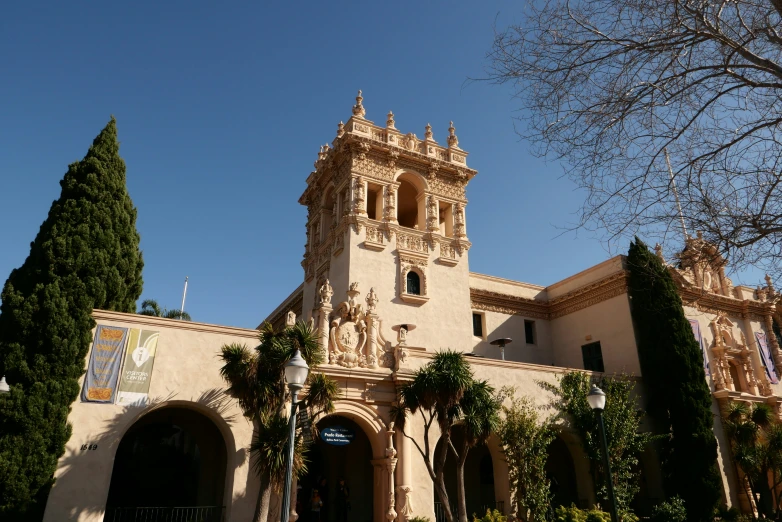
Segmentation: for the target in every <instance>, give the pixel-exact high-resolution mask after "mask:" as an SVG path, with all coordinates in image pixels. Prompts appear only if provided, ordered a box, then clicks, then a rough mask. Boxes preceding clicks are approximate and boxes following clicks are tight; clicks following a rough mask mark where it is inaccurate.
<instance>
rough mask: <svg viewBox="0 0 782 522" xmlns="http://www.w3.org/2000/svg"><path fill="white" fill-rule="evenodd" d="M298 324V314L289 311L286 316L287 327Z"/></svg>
mask: <svg viewBox="0 0 782 522" xmlns="http://www.w3.org/2000/svg"><path fill="white" fill-rule="evenodd" d="M295 324H296V314H295V313H294V312H293V310H288V313H287V314H286V315H285V326H294V325H295Z"/></svg>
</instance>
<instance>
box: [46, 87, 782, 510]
mask: <svg viewBox="0 0 782 522" xmlns="http://www.w3.org/2000/svg"><path fill="white" fill-rule="evenodd" d="M467 157H468V153H467V152H466V151H464V150H463V149H461V148H460V146H459V140H458V138H457V135H456V130H455V128H454V126H453V123H451V125H450V127H449V129H448V135H447V136H446V138H445V143H443V144H441V143H438V142H437V141H436V140H435V138H434V134H433V131H432V128H431V127H430V126H429V125H427V127H426V129H425V132H424V137H423V138H418V137H417V136H416V135H415V134H412V133H403V132H402V131H400V130H397V129H396V127H395V122H394V117H393V114H391V113H389V114H388V116H387V119H386V122H385V124H384V125H376V124H375V123H373V122H372V121H370V120H368V119H367V117H366V111H365V108H364V106H363V98H362V97H361V93H360V92H359V96H358V97H357V98H356V104H355V106H353V108H352V116H351V117H350V119H348V121H347V122H346V123H344V124H343V123H342V122H340V123H339V125H338V128H337V135H336V138H335V139H334V140H333V142H332V143H331V145H325V146H323V147H321V149H320V151H319V153H318V157H317V161H316V162H315V169H314V171H313V172H312V173H311V174H310V175H309V177H307V180H306V183H307V187H306V189H305V190H304V193H303V194H302V196H301V198H300V199H299V203H301V204H302V205H305V206H306V207H307V210H308V216H307V223H306V244H305V250H304V256H303V260H302V262H301V264H302V267H303V281H302V284H301V285H300V286H299V287H298V288H297V289H296V290H295V291H293V292H292V293H291V295H290V296H289V297H288V298H287V299H285V300H284V301H283V302H282V303H281V304H280V305H279V306H278V307H277V308H276V309H275V310H274V311H273V312H272V313H271V314H270V315H269V316H268V317H267V319H266V320H267V321H269V322H271V323H272V324H274V325H276V326H283V325H284V324H286V322H287V321H290V320H291V317H292V316H295V317H297V318H299V319H303V320H304V321H308V322H311V324H312V325H313V326H314V327H315V328H316V329H317V332H318V335H319V339H320V344H321V347H322V349H323V350H324V352H325V353H324V355H325V356H326V360H327V364H325V365H323V366H322V367H321V368H320V370H321V371H323V372H324V373H326V374H328V375H330V376H331V377H333V378H334V379H336V380H337V382H338V383H339V385H340V388H341V394H340V399H339V400H338V401H337V403H336V411H335V412H334V413H333V414H330V415H328V416H326V417H325V418H322V419H314V420H313V422H317V423H318V427H319V428H320V430H321V433H343V434H346V435H345V436H344V437H343V438H345V440H348V442H349V443H347V444H344V443H339V444H337V445H334V444H331V443H328V442H327V441H324V440H318V441H316V443H315V444H314V445H313V449H312V451H311V455H310V470H309V472H308V474H307V476H305V477H303V478H302V479H301V481H299V486H300V488H299V489H298V491H299V494H298V496H299V497H303V498H299V499H298V500H299V503H298V505H297V503H295V502H294V503H293V506H294V510H296V509H298V511H302V510H305V511H308V508H309V506H308V504H307V502H306V501H305V500H306V499H308V495H309V491H311V490H312V489H313V488H315V487H318V485H321V489H323V490H324V491H325V492H326V494H325V503H326V506H325V508H324V509H325V510H326V513H327V514H328V515H329V516H333V514H334V511H333V510H334V501H333V495H334V490H335V487H336V484H337V480H338V479H339V478H344V479H345V480H346V481H347V483H348V484H349V486H350V489H351V497H350V498H351V507H352V509H351V511H350V515H349V520H351V521H354V520H355V521H365V520H372V521H378V522H379V521H392V520H399V521H407V520H409V519H410V518H412V517H414V516H425V517H429V518H431V519H432V520H436V519H438V517H439V511H438V506H437V499H436V498H435V494H434V491H433V488H432V482H431V480H430V478H429V475H428V472H427V470H426V467H425V466H424V463H423V460H422V458H421V456H420V455H419V454H418V451H417V449H416V444H415V443H414V442H420V439H421V437H422V432H423V426H422V422H421V420H420V419H419V418H415V417H414V418H411V419H410V421H409V422H408V423H407V426H406V428H405V430H406V433H402V432H401V431H400V430H397V429H395V426H394V423H393V422H392V419H391V408H392V406H393V405H394V402H395V401H396V398H397V395H396V388H397V387H398V386H399V385H400V384H402V383H405V382H408V381H409V380H410V379H411V378H412V376H413V374H414V372H415V370H416V369H418V368H420V367H421V366H422V365H424V364H426V362H427V361H428V360H430V359H431V357H432V355H433V354H434V353H435V352H436V351H438V350H441V349H445V348H449V349H453V350H458V351H461V352H464V353H466V354H469V355H470V356H471V358H470V362H471V366H472V369H473V371H474V373H475V375H476V377H477V378H480V379H487V380H488V381H489V382H490V383H491V384H492V385H493V386H494V387H495V388H497V389H499V388H500V387H502V386H513V387H515V388H516V389H517V393H518V394H519V395H525V396H528V397H530V398H531V399H532V400H534V401H535V402H536V403H537V404H538V405H540V406H544V407H545V406H547V405H550V403H551V401H552V397H551V396H550V395H548V394H547V392H546V391H545V390H543V389H542V388H541V386H540V385H539V383H540V382H548V383H556V382H557V379H558V377H559V376H561V375H562V374H563V373H564V372H567V371H571V370H572V369H577V370H581V371H586V372H595V373H598V374H602V373H607V374H619V373H623V374H628V375H632V376H634V378H636V379H641V378H642V376H641V370H640V365H639V361H638V354H637V349H636V342H635V333H634V329H633V323H632V318H631V313H630V306H631V303H630V300H629V299H628V294H627V266H626V260H625V258H624V257H623V256H617V257H614V258H611V259H608V260H606V261H604V262H603V263H600V264H598V265H596V266H594V267H591V268H588V269H586V270H584V271H582V272H580V273H578V274H575V275H573V276H571V277H569V278H567V279H565V280H563V281H560V282H558V283H555V284H552V285H549V286H546V287H543V286H538V285H534V284H529V283H523V282H518V281H510V280H507V279H502V278H497V277H493V276H488V275H483V274H477V273H473V272H470V270H469V251H470V247H471V243H470V241H469V236H468V226H467V225H468V223H467V207H468V202H467V197H466V195H467V186H468V184H469V183H470V182H472V181H473V179H474V178H475V177H476V175H477V172H476V171H475V170H473V169H471V168H470V167H469V166H468V162H467ZM708 249H709V245H708V244H706V243H705V242H703V240H701V239H699V238H693V239H690V240H688V242H687V245H686V247H685V249H684V250H683V251H682V253H681V254H680V255H678V256H676V258H675V263H671V264H670V265H669V266H670V270H671V272H672V273H673V274H674V277H675V278H676V281H677V282H678V284H679V287H680V292H681V295H682V299H683V302H684V305H685V311H686V313H687V315H688V316H689V318H690V319H691V322H692V324H693V332H694V335H695V336H696V338H698V339H699V341H700V342H701V346H702V348H703V353H704V357H705V359H704V364H705V365H707V369H708V377H707V378H708V379H709V384H710V386H711V388H712V390H713V395H714V406H713V412H714V416H715V435H716V436H717V440H718V443H719V448H720V449H719V464H720V468H721V471H722V476H723V486H724V500H725V503H726V504H728V505H740V506H742V507H743V508H744V509H750V508H751V506H750V504H749V500H748V499H747V497H746V496H744V495H743V488H742V487H741V484H742V482H741V481H742V480H743V478H742V477H740V476H739V474H738V472H737V470H736V469H735V468H734V467H733V465H732V463H731V459H730V454H729V448H728V444H727V441H726V440H725V434H724V432H723V430H722V427H721V423H720V421H719V413H720V407H724V406H725V405H726V404H727V403H728V401H731V400H742V401H748V402H759V401H763V402H767V403H770V404H772V405H774V407H775V408H777V411H778V404H779V396H780V395H779V394H780V384H779V382H778V381H779V380H778V377H777V374H776V368H779V367H780V365H782V352H780V347H779V344H778V342H777V338H776V336H775V335H774V328H775V322H774V321H775V318H776V317H777V311H776V302H777V299H778V295H777V293H776V291H775V290H774V288H773V287H772V285H771V284H770V283H769V284H768V286H767V287H765V288H758V289H750V288H747V287H741V286H737V287H733V286H732V285H731V283H730V280H729V279H728V278H727V277H726V276H725V272H724V268H725V266H724V262H723V261H722V260H721V259H720V258H719V256H716V255H704V253H708V252H707V251H708ZM658 254H659V255H660V256H662V255H663V254H662V251H661V250H660V251H658ZM712 254H713V253H712ZM95 319H96V321H97V323H98V325H99V326H100V327H107V328H119V329H124V330H127V331H129V332H131V337H130V338H131V340H133V339H141V338H147V339H150V338H152V337H155V339H156V341H155V342H156V345H155V346H154V357H153V358H151V357H150V356H149V354H150V353H151V351H152V349H150V348H149V347H144V346H142V345H141V343H140V341H139V342H138V343H137V344H138V346H135V347H134V346H128V348H127V350H128V353H131V352H130V351H131V350H134V351H133V353H136V354H137V355H138V361H136V359H134V357H136V355H133V356H132V357H130V358H129V359H128V361H133V362H126V363H125V364H124V366H123V368H122V370H121V378H120V380H121V382H124V381H122V379H126V378H128V379H139V378H140V379H142V380H144V382H145V388H144V389H143V390H142V392H141V395H123V392H122V385H120V388H119V393H118V394H117V398H116V399H114V400H110V401H108V402H106V403H95V402H78V403H76V404H75V405H74V407H73V411H72V413H71V416H70V420H71V423H72V425H73V436H72V437H71V440H70V441H69V442H68V445H67V450H66V454H65V455H64V456H63V458H62V459H61V460H60V464H59V466H58V470H57V473H56V478H57V481H56V483H55V485H54V487H53V489H52V492H51V494H50V497H49V502H48V505H47V511H46V520H47V521H59V520H64V519H68V520H79V521H93V520H95V521H98V520H104V517H105V520H118V521H119V520H123V519H122V518H121V517H122V515H123V514H126V513H136V512H138V511H139V510H140V509H146V510H147V512H149V513H152V511H150V510H151V509H153V508H155V507H159V508H161V509H163V508H166V509H171V508H173V507H174V506H172V505H171V504H172V502H174V500H176V503H178V504H177V506H179V507H180V508H182V509H190V510H191V511H192V510H195V509H199V507H200V509H202V510H203V513H204V514H205V515H204V516H207V515H208V516H214V513H219V514H220V516H222V517H224V520H230V521H243V520H251V519H252V513H253V510H254V508H255V503H256V498H257V492H258V489H259V483H258V479H257V477H256V476H255V474H254V473H253V472H252V462H251V459H250V456H249V454H248V452H247V448H249V446H250V444H251V441H252V433H253V428H252V425H251V423H250V422H248V421H247V420H246V419H245V418H244V417H243V416H242V415H241V411H240V410H239V408H238V406H237V405H236V404H235V402H234V401H232V400H231V399H230V398H228V397H226V396H225V394H224V389H225V383H224V382H223V381H222V379H221V377H220V372H219V369H220V361H219V359H218V357H217V355H218V354H219V351H220V348H221V346H223V345H224V344H231V343H240V344H246V345H248V346H253V345H254V343H257V335H258V332H257V330H245V329H238V328H228V327H222V326H216V325H207V324H201V323H190V322H182V321H175V320H167V319H159V318H150V317H146V316H140V315H131V314H120V313H113V312H104V311H99V310H96V311H95ZM132 332H138V333H137V334H135V335H136V337H133V335H134V334H133V333H132ZM144 332H147V333H146V334H144ZM155 334H157V335H155ZM144 335H146V337H144ZM501 338H510V339H512V343H510V344H507V345H506V346H504V347H502V348H501V347H500V346H498V345H496V344H492V343H491V341H493V340H495V339H501ZM96 342H97V337H96ZM134 342H135V341H134ZM139 350H140V351H139ZM92 351H94V348H93V350H92ZM92 351H91V354H90V356H88V360H87V361H85V367H86V365H87V364H89V361H90V360H91V359H90V357H91V356H92ZM139 354H140V355H139ZM142 359H143V361H142ZM152 359H154V366H152V365H151V364H150V362H149V361H150V360H152ZM139 361H141V363H142V364H144V365H147V366H144V367H143V368H146V370H144V371H141V370H137V369H134V368H135V367H134V366H133V364H136V365H137V366H138V368H142V366H141V365H139ZM129 372H130V373H129ZM134 372H135V373H134ZM137 374H141V375H142V376H141V377H138V376H137ZM133 389H134V390H136V391H134V392H132V393H137V394H138V393H139V392H138V390H137V388H133ZM127 393H130V392H127ZM123 397H129V398H130V399H132V400H130V399H127V400H125V399H123ZM641 400H643V398H641ZM435 435H436V433H435ZM321 439H323V437H322V438H321ZM161 441H163V442H162V443H161ZM343 442H344V441H343ZM161 444H162V446H161ZM161 447H164V449H162V450H161V449H160V448H161ZM145 448H146V449H145ZM155 448H157V449H155ZM153 450H154V451H153ZM145 452H146V453H145ZM155 452H157V453H155ZM144 455H146V456H145V457H144ZM149 455H152V457H149ZM166 463H170V465H169V464H166ZM642 468H643V477H642V484H641V493H640V494H639V496H638V499H637V506H636V507H637V509H638V510H639V511H644V510H647V509H648V508H649V506H650V505H652V504H653V503H654V502H656V501H657V500H659V499H661V498H662V491H661V485H660V477H659V469H658V466H657V464H656V458H655V456H654V455H653V454H652V453H651V452H649V453H648V454H645V455H644V456H643V458H642ZM182 469H188V470H190V471H189V472H188V473H187V474H185V476H187V477H190V478H188V479H183V478H182V471H181V470H182ZM548 472H549V476H550V477H551V478H552V480H553V482H554V483H555V484H556V490H555V498H556V499H557V501H558V502H561V503H563V504H570V503H571V502H573V503H576V504H578V505H582V506H589V505H591V504H592V503H593V502H594V500H595V499H594V495H593V493H592V490H593V487H592V484H591V477H590V473H589V468H588V462H587V460H586V459H585V458H584V454H583V451H582V450H581V448H580V446H579V443H578V440H577V438H576V437H575V435H574V434H572V433H569V432H568V431H567V430H563V431H562V432H561V433H560V434H559V435H558V437H557V439H556V440H555V442H554V443H553V444H552V447H551V450H550V456H549V464H548ZM466 475H467V489H468V494H467V497H468V498H467V503H468V511H469V512H479V511H482V510H484V509H485V508H486V507H498V508H500V509H502V510H504V511H505V512H506V513H507V512H508V511H509V509H508V508H509V507H510V493H509V488H508V470H507V466H506V464H505V462H504V460H503V458H502V453H501V451H500V448H499V444H498V441H497V440H496V438H494V437H493V438H491V439H490V441H489V443H488V444H487V446H486V447H481V448H476V449H474V450H472V451H471V452H470V457H469V458H468V462H467V473H466ZM322 480H325V482H322ZM449 481H450V482H449V484H448V487H449V489H451V490H453V489H452V488H455V483H454V481H453V480H452V479H451V478H449ZM173 484H177V486H176V487H174V486H173ZM454 498H455V495H454ZM276 501H277V499H275V502H276ZM155 503H158V504H159V505H157V506H156V505H155ZM134 510H135V511H134ZM272 513H273V515H272V516H271V519H272V520H275V519H277V518H279V515H278V513H279V506H278V505H277V507H276V508H275V505H274V502H273V509H272ZM302 515H303V516H307V513H297V514H296V515H294V516H302Z"/></svg>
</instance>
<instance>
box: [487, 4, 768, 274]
mask: <svg viewBox="0 0 782 522" xmlns="http://www.w3.org/2000/svg"><path fill="white" fill-rule="evenodd" d="M781 31H782V0H771V1H770V2H769V1H765V0H732V1H715V0H651V1H649V0H540V1H537V2H533V3H531V5H529V6H528V8H527V10H526V11H525V13H524V15H523V19H522V21H521V23H519V24H515V25H509V26H508V27H506V28H504V29H501V30H496V29H495V38H494V43H493V46H492V48H491V50H490V52H489V53H488V60H489V66H488V71H487V72H488V75H487V77H486V78H484V79H485V80H488V81H491V82H495V83H508V84H511V85H512V86H513V87H514V95H515V98H516V99H518V100H519V102H520V104H521V106H520V108H521V109H522V110H521V111H520V114H521V116H520V117H519V119H520V120H521V121H522V122H523V124H524V125H523V127H522V128H523V129H524V130H522V131H521V134H522V136H523V137H525V138H527V139H528V140H529V141H530V142H531V144H532V151H533V153H535V154H537V155H539V156H543V157H547V158H549V159H554V160H557V161H561V162H562V164H563V165H564V166H565V169H566V172H567V174H568V176H569V177H570V178H571V179H572V180H573V181H574V182H575V183H576V185H577V186H578V187H579V188H581V189H584V190H585V192H586V197H585V200H584V204H583V206H582V208H581V209H580V213H579V215H578V220H577V222H576V223H574V224H572V225H571V227H570V228H572V229H577V228H585V229H588V230H597V231H601V232H602V233H603V234H604V236H603V237H604V239H605V240H606V241H607V242H608V243H609V244H611V243H616V242H618V241H621V244H622V245H623V246H624V244H625V243H626V239H627V238H628V237H630V236H632V235H635V234H638V233H643V234H644V235H646V236H651V237H655V236H656V237H658V238H660V239H665V237H666V235H669V234H670V233H671V232H672V231H676V230H679V229H680V225H678V224H677V223H678V219H679V215H678V210H677V207H676V204H675V196H676V192H677V191H678V196H679V199H680V201H681V205H682V212H683V214H684V216H683V217H684V221H685V223H686V225H687V227H688V229H689V230H693V231H694V230H699V231H702V232H703V235H704V238H705V239H707V240H709V241H711V242H713V243H715V244H716V245H717V246H718V248H719V249H720V251H721V252H722V253H723V255H725V256H727V257H729V258H730V259H731V260H732V261H733V264H734V265H741V264H752V265H755V266H759V267H764V268H767V269H772V270H773V269H777V270H778V269H779V268H781V266H780V259H781V258H782V256H780V254H781V253H782V251H781V250H780V249H781V248H782V194H780V188H779V187H780V180H782V170H781V169H780V162H781V161H782V146H780V138H781V137H782V136H781V135H780V131H781V130H782V36H781V35H780V32H781ZM666 149H667V151H668V153H669V156H670V160H671V164H672V171H673V173H672V177H673V180H672V179H671V173H669V170H668V167H667V164H666V162H665V160H664V154H663V151H664V150H666Z"/></svg>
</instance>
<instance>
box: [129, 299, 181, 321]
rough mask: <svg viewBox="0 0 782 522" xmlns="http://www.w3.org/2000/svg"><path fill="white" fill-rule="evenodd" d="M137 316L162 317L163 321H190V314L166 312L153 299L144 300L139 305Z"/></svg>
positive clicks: (179, 311) (173, 311) (166, 310)
mask: <svg viewBox="0 0 782 522" xmlns="http://www.w3.org/2000/svg"><path fill="white" fill-rule="evenodd" d="M138 313H139V315H151V316H152V317H163V318H165V319H180V320H182V321H190V320H191V319H190V314H189V313H187V312H185V311H184V310H168V309H166V308H162V309H161V308H160V305H158V304H157V301H155V300H154V299H146V300H144V301H143V302H142V303H141V310H139V312H138Z"/></svg>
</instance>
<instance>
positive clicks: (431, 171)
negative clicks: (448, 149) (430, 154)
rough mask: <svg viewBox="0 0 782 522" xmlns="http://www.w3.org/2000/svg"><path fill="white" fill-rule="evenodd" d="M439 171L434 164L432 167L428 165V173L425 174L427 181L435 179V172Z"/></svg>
mask: <svg viewBox="0 0 782 522" xmlns="http://www.w3.org/2000/svg"><path fill="white" fill-rule="evenodd" d="M439 170H440V165H438V164H437V163H435V164H434V165H429V171H428V173H427V176H426V177H427V178H429V181H432V180H434V179H435V178H437V172H438V171H439Z"/></svg>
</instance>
